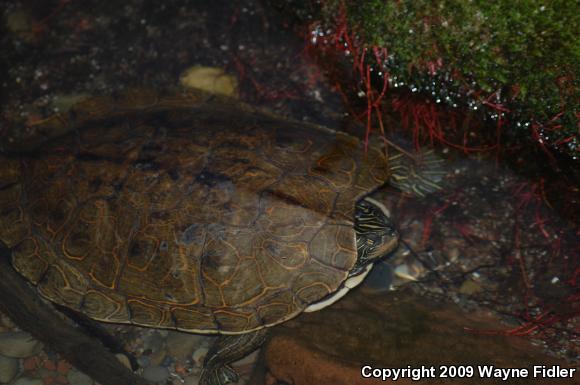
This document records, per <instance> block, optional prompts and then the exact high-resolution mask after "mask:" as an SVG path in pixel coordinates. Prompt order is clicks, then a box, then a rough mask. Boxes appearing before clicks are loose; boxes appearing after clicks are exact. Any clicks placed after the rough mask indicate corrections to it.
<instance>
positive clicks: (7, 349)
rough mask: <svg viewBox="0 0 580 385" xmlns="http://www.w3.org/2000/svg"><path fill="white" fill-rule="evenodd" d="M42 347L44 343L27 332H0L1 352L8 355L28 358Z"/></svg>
mask: <svg viewBox="0 0 580 385" xmlns="http://www.w3.org/2000/svg"><path fill="white" fill-rule="evenodd" d="M40 349H42V344H41V343H40V342H39V341H38V340H36V339H34V338H33V337H32V336H31V335H30V334H28V333H25V332H6V333H2V334H0V354H2V355H4V356H7V357H14V358H26V357H30V356H32V355H34V354H36V353H38V352H40Z"/></svg>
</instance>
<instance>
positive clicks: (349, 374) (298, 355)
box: [264, 288, 566, 385]
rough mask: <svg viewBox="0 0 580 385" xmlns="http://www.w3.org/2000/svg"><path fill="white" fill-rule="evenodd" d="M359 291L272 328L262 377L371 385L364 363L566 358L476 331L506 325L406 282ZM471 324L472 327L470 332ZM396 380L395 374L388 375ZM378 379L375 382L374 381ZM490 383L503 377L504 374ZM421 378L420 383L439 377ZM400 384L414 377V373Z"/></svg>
mask: <svg viewBox="0 0 580 385" xmlns="http://www.w3.org/2000/svg"><path fill="white" fill-rule="evenodd" d="M369 291H370V289H366V290H364V289H363V290H357V291H356V292H355V293H353V294H352V295H350V296H348V297H346V298H345V299H344V300H343V301H340V302H339V303H337V304H336V305H334V306H332V307H330V308H327V309H324V310H322V311H320V312H316V313H310V314H305V315H302V316H301V317H298V318H297V319H295V320H293V321H290V322H288V323H286V324H284V325H282V326H281V327H279V328H277V329H274V331H273V333H274V335H273V337H272V338H271V340H270V341H269V343H268V345H267V346H266V350H265V354H264V357H265V358H264V361H265V367H266V368H267V370H268V371H269V373H268V374H267V376H266V380H265V383H266V384H267V385H271V384H276V382H282V383H284V382H286V383H292V384H294V385H311V384H312V385H314V384H317V385H325V384H328V385H331V384H332V385H340V384H345V385H346V384H349V385H356V384H361V385H362V384H373V383H375V382H376V383H379V382H382V380H374V379H371V378H363V377H362V376H361V368H362V367H363V366H365V365H372V366H373V368H407V367H408V366H410V367H411V368H420V367H422V366H424V367H427V368H429V367H432V366H433V367H434V368H436V370H439V369H438V368H439V367H440V365H449V366H451V365H455V366H457V365H466V366H471V367H473V368H474V369H475V370H477V366H478V365H495V366H496V367H500V368H508V367H509V368H526V369H528V370H529V371H530V372H531V370H532V366H533V365H536V364H537V363H541V364H542V365H549V364H559V365H561V366H564V367H565V366H566V365H565V363H563V362H556V360H555V359H552V358H550V357H547V356H546V355H545V354H544V353H543V352H541V351H540V350H539V348H537V347H535V346H533V345H532V344H531V343H530V342H529V341H528V340H523V339H520V338H516V337H505V336H500V335H487V333H478V332H477V331H478V330H479V331H487V330H497V331H501V330H505V329H507V328H508V327H506V326H504V325H501V324H499V322H498V321H497V320H495V319H493V318H491V316H489V315H488V314H487V313H485V312H471V313H466V312H464V311H462V310H461V309H460V308H459V307H457V306H455V305H451V304H443V303H439V302H437V301H434V300H433V299H429V298H425V296H424V295H419V294H416V293H413V291H412V290H411V289H410V288H409V289H405V290H402V291H400V292H391V293H384V292H383V293H380V295H379V294H376V293H369ZM465 328H471V329H473V330H474V331H473V332H470V331H467V330H466V329H465ZM478 378H479V377H478V376H477V375H476V376H475V377H472V378H463V379H461V378H455V379H453V380H450V379H447V380H449V382H445V383H448V384H472V383H473V381H474V380H476V379H478ZM391 380H392V379H391ZM373 381H375V382H373ZM486 381H487V382H486V383H490V384H494V383H498V384H499V383H502V380H501V379H497V382H494V381H496V380H495V379H494V380H486ZM541 381H543V379H540V378H537V379H536V378H533V376H531V375H530V376H529V378H510V383H512V384H534V383H542V382H541ZM440 382H441V378H425V377H424V378H422V379H421V383H424V384H434V383H440ZM397 383H399V384H407V383H408V384H411V383H417V382H416V381H413V380H412V379H411V378H402V379H398V380H397Z"/></svg>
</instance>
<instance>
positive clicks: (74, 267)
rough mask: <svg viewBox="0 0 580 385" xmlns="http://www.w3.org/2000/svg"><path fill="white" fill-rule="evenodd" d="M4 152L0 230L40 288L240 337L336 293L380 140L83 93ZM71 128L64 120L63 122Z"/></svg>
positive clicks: (89, 306)
mask: <svg viewBox="0 0 580 385" xmlns="http://www.w3.org/2000/svg"><path fill="white" fill-rule="evenodd" d="M43 124H45V125H46V126H50V127H52V128H56V130H55V131H56V132H59V135H60V136H58V137H56V138H51V139H50V140H47V141H45V142H44V143H42V144H40V145H38V146H37V145H34V146H33V147H34V148H30V147H31V145H30V143H32V142H33V141H30V142H29V143H28V147H29V148H24V147H23V148H22V149H20V150H19V151H13V152H10V153H9V152H6V151H5V152H4V153H3V154H2V155H0V164H1V165H2V166H0V207H1V208H2V210H1V211H0V241H1V242H2V243H3V244H4V245H5V246H6V247H8V248H10V249H11V251H12V262H13V265H14V267H15V268H16V269H17V270H18V271H19V272H20V273H21V274H22V275H23V276H24V277H26V278H27V279H28V280H29V281H30V282H31V283H33V284H34V285H36V286H37V288H38V291H39V292H40V294H41V295H42V296H44V297H46V298H47V299H49V300H51V301H53V302H55V303H58V304H60V305H64V306H67V307H69V308H72V309H74V310H76V311H80V312H82V313H84V314H86V315H88V316H89V317H91V318H94V319H96V320H101V321H108V322H117V323H132V324H138V325H144V326H151V327H160V328H174V329H179V330H184V331H190V332H200V333H223V334H237V333H244V332H249V331H252V330H256V329H259V328H262V327H265V326H271V325H275V324H277V323H280V322H283V321H285V320H288V319H290V318H292V317H294V316H296V315H297V314H299V313H300V312H302V311H303V310H304V309H305V308H306V307H307V306H308V305H309V304H311V303H313V302H316V301H318V300H320V299H322V298H324V297H326V296H328V295H329V294H331V293H333V292H335V291H336V290H337V289H338V288H339V287H340V286H341V284H342V283H343V282H344V281H345V279H346V278H347V275H348V272H349V270H350V269H351V268H352V267H353V265H354V263H355V261H356V258H357V252H356V242H355V241H356V239H355V232H354V230H353V220H354V207H355V203H356V202H357V200H358V199H360V198H361V197H363V196H364V195H365V194H368V193H369V192H371V191H372V190H373V189H375V188H377V187H378V186H380V185H382V184H383V183H384V182H385V181H386V180H387V178H388V169H387V167H386V161H385V158H384V155H383V154H382V152H381V151H379V150H378V149H375V148H372V147H371V148H370V149H369V150H368V151H367V152H366V154H365V152H364V151H363V148H362V145H361V143H360V142H359V140H357V139H355V138H353V137H351V136H348V135H346V134H343V133H338V132H334V131H331V130H329V129H325V128H322V127H319V126H315V125H310V124H305V123H300V122H296V121H290V120H285V119H282V118H279V117H275V116H272V115H269V114H266V113H262V112H259V111H258V110H256V109H252V108H250V107H248V106H245V105H241V104H238V103H236V102H232V101H229V100H226V99H222V98H215V97H209V96H207V95H204V94H201V93H194V92H190V93H188V94H178V95H160V94H157V93H154V92H145V91H133V92H128V93H126V94H124V95H122V96H117V97H102V98H95V99H90V100H88V101H86V102H84V103H82V104H80V105H77V106H76V107H75V108H74V109H73V110H72V111H71V113H70V114H69V115H68V116H57V117H55V118H53V119H51V120H49V121H47V122H44V123H43ZM65 131H66V133H64V134H63V132H65Z"/></svg>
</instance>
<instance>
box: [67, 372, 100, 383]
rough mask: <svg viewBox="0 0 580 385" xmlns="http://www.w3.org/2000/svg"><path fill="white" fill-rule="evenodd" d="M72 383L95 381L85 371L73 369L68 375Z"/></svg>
mask: <svg viewBox="0 0 580 385" xmlns="http://www.w3.org/2000/svg"><path fill="white" fill-rule="evenodd" d="M66 378H67V380H68V382H69V384H70V385H93V384H94V381H93V379H92V378H91V377H89V376H87V375H86V374H84V373H83V372H79V371H78V370H75V369H72V370H71V371H70V372H68V374H67V376H66Z"/></svg>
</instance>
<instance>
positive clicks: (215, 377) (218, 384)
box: [199, 365, 240, 385]
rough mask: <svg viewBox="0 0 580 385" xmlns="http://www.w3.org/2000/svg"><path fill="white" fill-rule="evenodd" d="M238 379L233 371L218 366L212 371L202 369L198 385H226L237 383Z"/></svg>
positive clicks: (227, 367) (228, 367)
mask: <svg viewBox="0 0 580 385" xmlns="http://www.w3.org/2000/svg"><path fill="white" fill-rule="evenodd" d="M239 379H240V377H239V376H238V373H236V371H235V370H234V369H232V368H231V367H230V366H228V365H224V366H220V367H218V368H213V369H204V370H203V371H202V372H201V378H200V380H199V385H226V384H229V383H232V382H238V380H239Z"/></svg>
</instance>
